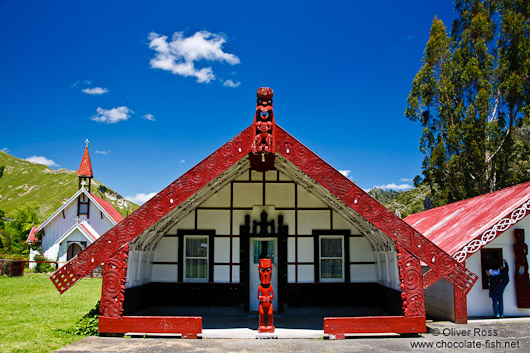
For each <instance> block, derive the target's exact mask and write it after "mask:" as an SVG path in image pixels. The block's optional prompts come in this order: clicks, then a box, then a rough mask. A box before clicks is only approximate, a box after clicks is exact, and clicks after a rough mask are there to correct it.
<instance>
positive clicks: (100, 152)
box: [94, 150, 110, 154]
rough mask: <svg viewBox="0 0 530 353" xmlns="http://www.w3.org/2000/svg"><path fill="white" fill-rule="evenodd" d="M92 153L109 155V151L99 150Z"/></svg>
mask: <svg viewBox="0 0 530 353" xmlns="http://www.w3.org/2000/svg"><path fill="white" fill-rule="evenodd" d="M94 153H97V154H109V153H110V151H100V150H95V151H94Z"/></svg>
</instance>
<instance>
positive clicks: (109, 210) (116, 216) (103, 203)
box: [90, 193, 123, 223]
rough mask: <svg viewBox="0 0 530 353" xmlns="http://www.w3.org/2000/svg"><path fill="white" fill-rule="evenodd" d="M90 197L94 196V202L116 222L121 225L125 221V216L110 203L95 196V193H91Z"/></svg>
mask: <svg viewBox="0 0 530 353" xmlns="http://www.w3.org/2000/svg"><path fill="white" fill-rule="evenodd" d="M90 196H92V197H93V198H94V200H96V202H97V203H98V204H99V205H100V206H101V207H102V208H103V209H104V210H105V212H107V213H108V214H109V216H110V217H111V218H112V219H113V220H114V222H116V223H120V222H121V221H122V220H123V216H122V215H121V214H120V213H119V212H118V211H117V210H116V209H115V208H114V206H112V204H111V203H110V202H108V201H107V200H104V199H102V198H101V197H98V196H96V195H94V194H93V193H90Z"/></svg>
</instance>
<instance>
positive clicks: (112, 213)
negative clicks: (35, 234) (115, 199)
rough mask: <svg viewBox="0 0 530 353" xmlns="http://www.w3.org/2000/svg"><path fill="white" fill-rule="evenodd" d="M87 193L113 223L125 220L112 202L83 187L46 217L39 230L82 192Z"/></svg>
mask: <svg viewBox="0 0 530 353" xmlns="http://www.w3.org/2000/svg"><path fill="white" fill-rule="evenodd" d="M82 193H83V194H85V195H86V196H87V197H88V198H89V200H90V201H92V203H93V204H94V205H96V207H97V208H98V209H99V210H100V211H101V212H103V214H104V215H105V216H106V217H107V218H108V219H109V220H110V221H111V222H112V223H113V224H118V223H119V222H120V221H121V220H123V216H122V215H120V214H119V212H118V211H116V209H115V208H114V207H112V205H111V204H110V203H108V202H107V201H105V200H103V199H102V198H100V197H97V196H95V195H93V194H91V193H89V192H88V190H86V189H85V188H81V189H79V190H77V192H76V193H75V194H74V195H73V196H72V197H70V198H69V199H68V201H66V202H65V203H63V205H62V206H61V207H59V208H58V209H57V211H55V212H54V213H53V214H52V215H51V216H50V217H48V219H46V220H45V221H44V223H42V224H41V225H40V226H39V228H38V231H39V232H40V231H41V230H42V229H44V227H46V226H47V225H48V224H49V223H50V222H51V221H53V220H54V219H55V217H57V216H58V215H59V214H61V212H62V211H63V210H64V209H65V208H66V207H68V205H70V204H71V203H72V202H74V201H76V200H77V198H78V197H79V195H81V194H82Z"/></svg>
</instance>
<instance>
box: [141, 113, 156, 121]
mask: <svg viewBox="0 0 530 353" xmlns="http://www.w3.org/2000/svg"><path fill="white" fill-rule="evenodd" d="M143 118H144V119H145V120H150V121H155V116H154V115H153V114H145V115H144V116H143Z"/></svg>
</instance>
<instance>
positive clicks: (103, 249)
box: [51, 124, 477, 293]
mask: <svg viewBox="0 0 530 353" xmlns="http://www.w3.org/2000/svg"><path fill="white" fill-rule="evenodd" d="M254 128H255V126H254V124H253V125H251V126H250V127H248V128H247V129H245V130H243V131H242V132H241V133H240V134H239V135H237V136H236V137H234V138H233V139H232V140H230V141H229V142H227V143H226V144H225V145H223V146H222V147H221V148H220V149H218V150H217V151H215V152H214V153H212V154H211V155H210V156H209V157H207V158H206V159H205V160H203V161H202V162H200V163H199V164H197V165H196V166H195V167H193V168H192V169H191V170H189V171H188V172H187V173H186V174H184V175H182V176H181V177H180V178H178V179H177V180H175V181H174V182H173V183H171V184H170V185H169V186H168V187H166V188H165V189H163V190H162V191H161V192H159V193H158V194H157V195H156V196H154V197H153V198H152V199H151V200H149V201H148V202H146V203H145V204H144V205H142V206H141V207H140V208H138V209H137V210H136V211H135V212H133V213H132V214H131V215H129V216H128V217H127V218H125V219H124V220H123V221H121V222H120V223H119V224H117V225H116V226H114V227H113V228H112V229H110V230H109V231H107V232H106V233H105V234H104V235H103V236H101V237H100V238H99V239H98V240H96V241H95V242H94V243H93V244H92V245H90V246H89V247H88V248H87V249H85V250H84V251H83V252H81V253H80V254H79V255H78V256H77V257H75V258H74V259H72V260H71V261H70V262H68V263H67V264H66V265H65V266H63V267H62V268H60V269H59V270H57V271H56V272H55V273H54V274H53V275H52V277H51V279H52V281H53V283H54V284H55V286H56V287H57V289H58V290H59V292H61V293H62V292H64V291H66V290H67V289H68V288H70V287H71V286H72V285H73V284H75V283H76V282H77V281H78V280H79V279H81V278H82V277H84V276H85V275H86V274H88V273H89V272H90V271H91V270H92V269H93V268H95V267H97V266H98V265H99V264H100V263H102V262H104V261H106V260H107V259H109V258H110V257H112V256H113V255H114V254H116V253H117V252H118V251H120V249H122V247H124V246H126V245H127V244H128V243H129V242H130V241H132V240H133V239H135V238H136V237H137V236H138V235H140V234H141V233H142V232H143V231H145V230H146V229H148V228H149V227H150V226H152V225H153V224H154V223H156V222H158V221H159V220H161V218H162V217H164V216H165V215H166V214H167V213H168V212H170V211H171V210H173V209H174V208H175V207H177V206H179V205H180V204H181V203H183V202H184V201H186V200H187V199H188V198H190V197H191V196H193V195H194V194H196V193H197V192H198V191H199V190H201V189H202V188H203V187H205V186H207V185H208V183H210V182H212V181H213V180H214V179H215V178H217V177H219V176H220V175H221V174H222V173H223V172H225V171H226V170H227V169H229V168H230V167H231V166H233V165H234V164H235V163H237V162H238V161H240V160H241V159H242V158H243V157H245V156H247V155H249V154H251V152H253V151H252V148H251V144H252V142H253V141H254V139H253V137H254V131H253V130H254ZM275 140H276V146H275V149H276V154H277V155H278V158H280V156H281V158H282V159H285V160H287V161H288V162H290V163H291V164H292V165H294V166H295V167H296V168H298V169H299V170H300V171H301V172H303V173H304V174H305V176H307V177H309V178H311V179H312V180H314V181H316V182H317V183H318V184H319V185H320V186H321V187H323V188H324V189H326V190H328V191H329V193H331V194H332V195H333V196H334V197H335V198H337V199H338V200H339V202H341V203H342V204H343V205H344V206H346V207H349V208H350V209H351V210H353V211H354V212H355V213H357V214H358V215H360V216H362V217H363V218H364V219H366V220H367V221H368V222H370V223H371V224H372V225H374V226H375V227H377V228H378V229H379V230H380V231H382V232H383V233H385V234H386V235H387V236H388V237H390V238H391V239H393V240H394V241H395V242H396V245H397V246H399V247H400V248H401V249H404V250H406V251H407V252H409V253H410V254H411V255H412V256H413V257H414V258H415V259H416V260H414V261H413V260H412V259H409V258H408V257H407V261H408V262H409V263H414V264H419V262H418V261H417V260H421V261H423V262H425V263H426V264H428V266H429V267H430V268H431V270H432V271H434V272H435V273H436V274H437V275H438V277H442V276H443V277H445V278H446V279H448V280H449V281H450V282H451V283H453V284H454V285H455V287H457V288H459V290H461V291H462V292H464V293H467V292H468V291H469V290H470V289H471V287H472V286H473V284H474V283H475V281H476V280H477V276H476V275H474V274H473V273H471V272H470V271H468V270H467V269H466V268H465V267H464V266H463V265H462V264H460V263H458V262H456V261H455V260H454V259H453V258H452V257H451V256H449V255H448V254H447V253H445V252H444V251H442V250H441V249H440V248H438V247H437V246H436V245H434V244H433V243H432V242H431V241H429V240H428V239H426V238H425V237H424V236H423V235H421V234H420V233H418V232H417V231H416V230H414V229H413V228H412V227H411V226H409V225H408V224H407V223H405V222H404V221H403V220H402V219H401V218H399V217H397V216H396V215H395V214H394V213H393V212H391V211H390V210H388V209H387V208H385V207H384V206H383V205H381V204H380V203H379V202H378V201H376V200H375V199H374V198H372V197H371V196H370V195H368V194H367V193H366V192H364V191H363V190H362V189H361V188H360V187H358V186H357V185H356V184H355V183H353V182H352V181H351V180H349V179H348V178H346V177H344V176H343V175H342V174H341V173H340V172H338V171H337V170H336V169H334V168H333V167H331V166H330V165H329V164H327V163H326V162H325V161H324V160H322V159H321V158H320V157H319V156H317V155H316V154H315V153H313V152H312V151H311V150H309V149H308V148H307V147H305V146H304V145H303V144H302V143H300V142H299V141H298V140H296V139H295V138H294V137H292V136H291V135H290V134H289V133H287V132H286V131H285V130H283V129H282V128H280V127H279V126H277V125H275ZM278 163H282V162H281V161H278ZM401 253H402V254H404V252H403V251H402V252H401ZM402 257H406V256H405V255H402ZM415 268H417V269H419V265H418V266H415ZM416 272H418V273H415V274H414V276H416V277H414V276H412V277H410V276H409V277H407V278H406V280H407V281H411V280H414V281H419V283H415V284H414V285H419V288H421V287H422V286H421V271H419V270H418V271H416ZM406 285H409V284H406ZM414 285H411V286H412V287H414Z"/></svg>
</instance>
